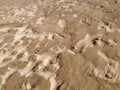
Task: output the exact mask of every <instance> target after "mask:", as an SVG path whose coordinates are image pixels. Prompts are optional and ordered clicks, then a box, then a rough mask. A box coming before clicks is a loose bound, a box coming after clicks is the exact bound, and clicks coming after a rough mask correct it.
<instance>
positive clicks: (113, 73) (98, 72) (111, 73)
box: [94, 51, 120, 82]
mask: <svg viewBox="0 0 120 90" xmlns="http://www.w3.org/2000/svg"><path fill="white" fill-rule="evenodd" d="M98 55H100V56H101V57H102V58H103V60H105V61H106V62H107V63H108V64H107V65H106V66H105V67H104V69H103V70H102V69H98V68H97V67H96V68H95V69H94V75H95V76H96V77H98V78H101V79H104V80H108V81H110V82H118V80H119V78H120V77H119V75H120V69H119V67H120V65H119V63H118V62H117V61H114V60H112V59H110V58H108V57H107V56H106V55H105V54H104V53H103V52H101V51H98Z"/></svg>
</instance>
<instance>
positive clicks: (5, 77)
mask: <svg viewBox="0 0 120 90" xmlns="http://www.w3.org/2000/svg"><path fill="white" fill-rule="evenodd" d="M8 70H9V71H8V72H7V73H6V74H5V75H2V76H0V77H1V78H2V82H1V84H2V85H4V84H5V83H6V81H7V79H9V77H10V76H11V75H12V74H14V73H15V72H16V70H17V69H16V68H14V69H12V68H9V67H8Z"/></svg>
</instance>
